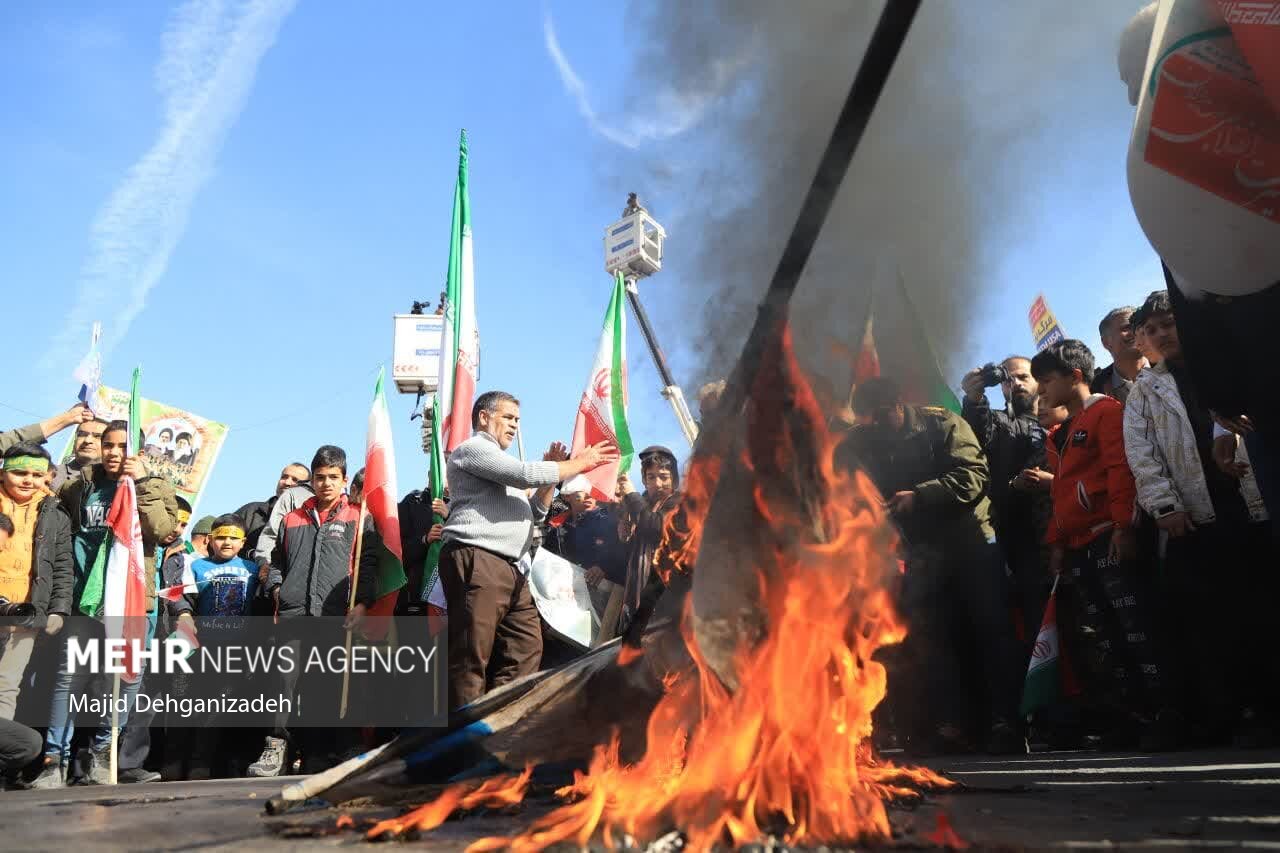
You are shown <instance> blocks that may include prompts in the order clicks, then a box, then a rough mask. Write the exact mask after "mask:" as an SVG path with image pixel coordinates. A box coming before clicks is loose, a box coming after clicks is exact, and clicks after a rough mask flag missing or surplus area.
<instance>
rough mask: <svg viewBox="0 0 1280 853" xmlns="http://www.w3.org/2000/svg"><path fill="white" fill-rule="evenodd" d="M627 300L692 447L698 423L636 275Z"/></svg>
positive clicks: (629, 278) (630, 281)
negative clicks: (651, 319) (660, 340)
mask: <svg viewBox="0 0 1280 853" xmlns="http://www.w3.org/2000/svg"><path fill="white" fill-rule="evenodd" d="M627 301H629V302H630V303H631V311H632V312H633V313H634V314H635V315H636V322H637V323H639V324H640V333H641V334H642V335H644V341H645V343H647V344H648V345H649V354H650V355H651V356H653V364H654V366H655V367H657V368H658V375H659V376H660V377H661V378H662V396H663V397H666V398H667V402H669V403H670V404H671V409H672V410H673V411H674V412H675V415H676V420H677V421H679V423H680V431H681V432H683V433H684V437H685V440H686V441H688V442H689V446H690V447H692V446H693V443H694V442H695V441H696V440H697V439H698V424H697V422H696V421H694V419H693V415H692V414H691V413H690V411H689V405H688V403H686V402H685V399H684V392H683V391H681V390H680V386H679V385H678V384H677V383H676V380H675V377H674V376H672V375H671V368H669V367H667V357H666V356H665V355H664V354H663V352H662V346H661V345H660V344H659V343H658V338H657V335H655V334H654V333H653V326H651V325H649V315H648V314H646V313H645V311H644V306H643V305H641V304H640V288H639V287H637V286H636V277H635V276H627Z"/></svg>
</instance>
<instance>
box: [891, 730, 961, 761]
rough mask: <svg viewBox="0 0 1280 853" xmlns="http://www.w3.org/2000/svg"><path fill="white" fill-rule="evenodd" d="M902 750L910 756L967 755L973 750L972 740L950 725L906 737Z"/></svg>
mask: <svg viewBox="0 0 1280 853" xmlns="http://www.w3.org/2000/svg"><path fill="white" fill-rule="evenodd" d="M903 751H904V752H905V753H906V754H907V755H909V756H912V757H915V758H920V757H924V756H930V755H969V754H972V753H973V752H975V751H976V750H975V749H974V746H973V742H972V741H970V740H969V739H968V738H967V737H965V734H964V732H963V731H962V730H961V729H959V728H957V727H956V726H951V725H941V726H938V727H937V728H936V729H934V730H933V731H931V732H924V733H923V734H918V735H911V736H909V737H908V739H907V742H906V744H905V745H904V747H903Z"/></svg>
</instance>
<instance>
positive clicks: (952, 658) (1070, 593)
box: [839, 290, 1280, 754]
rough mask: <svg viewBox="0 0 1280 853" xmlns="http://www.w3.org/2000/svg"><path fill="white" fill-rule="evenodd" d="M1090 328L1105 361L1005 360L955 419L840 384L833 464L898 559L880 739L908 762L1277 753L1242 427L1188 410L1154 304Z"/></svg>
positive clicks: (1270, 595) (1263, 512) (976, 376)
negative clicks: (1055, 661) (1032, 663)
mask: <svg viewBox="0 0 1280 853" xmlns="http://www.w3.org/2000/svg"><path fill="white" fill-rule="evenodd" d="M1099 333H1100V337H1101V339H1102V342H1103V346H1104V347H1105V348H1106V349H1107V351H1108V352H1109V354H1110V355H1111V357H1112V363H1111V364H1110V365H1108V366H1107V367H1105V368H1102V369H1100V370H1098V369H1095V361H1094V355H1093V353H1092V352H1090V351H1089V349H1088V348H1087V347H1086V346H1085V345H1084V344H1083V343H1081V342H1080V341H1078V340H1064V341H1060V342H1058V343H1054V344H1051V345H1049V346H1047V347H1046V348H1044V349H1043V350H1042V351H1040V352H1039V353H1037V354H1036V355H1035V356H1034V357H1027V356H1020V355H1014V356H1009V357H1008V358H1006V359H1004V361H1003V362H1001V363H1000V364H988V365H986V366H985V367H981V368H975V369H974V370H972V371H970V372H969V373H968V374H966V375H965V377H964V379H963V383H962V387H963V389H964V400H963V404H962V413H961V414H959V415H957V414H955V413H953V412H951V411H948V410H947V409H944V408H942V407H937V406H914V405H907V404H904V402H903V400H902V398H901V394H900V393H899V390H898V388H897V386H896V384H895V383H894V382H893V381H892V380H891V379H888V378H878V379H874V380H870V381H866V382H864V383H863V384H862V385H860V386H859V387H858V388H857V389H856V390H855V392H854V395H853V401H852V407H853V411H854V413H855V414H856V417H857V423H856V425H853V426H852V427H851V429H850V430H849V433H848V435H847V437H845V439H844V440H843V443H842V444H841V447H840V451H839V452H840V454H841V459H842V460H843V462H844V463H845V464H846V465H849V466H858V467H861V468H863V469H865V470H866V471H867V472H868V474H869V475H870V476H871V478H872V479H873V480H874V482H875V483H876V485H877V486H878V488H879V489H880V490H881V492H882V493H883V494H884V496H885V498H886V501H887V507H888V509H889V511H890V513H891V516H892V518H893V519H894V521H895V522H896V524H897V526H898V529H899V531H900V533H901V539H902V549H903V557H904V562H905V572H904V574H903V577H902V587H901V591H900V606H901V608H902V611H903V615H904V617H905V618H906V619H907V621H908V624H909V628H910V634H909V635H908V638H907V640H906V643H905V644H904V646H903V647H902V648H901V649H900V650H897V651H896V652H895V653H893V654H892V655H891V660H890V662H889V663H890V667H891V671H893V672H894V675H891V678H890V684H891V685H893V686H894V687H896V688H898V689H896V690H894V689H891V691H890V697H889V702H888V703H887V704H886V707H885V708H884V710H883V713H882V722H883V723H884V732H883V734H884V735H885V736H887V737H890V738H891V739H893V740H896V741H897V742H899V743H901V744H902V745H903V746H906V747H908V748H910V749H912V750H913V751H918V752H922V753H926V754H932V753H936V752H947V751H971V750H974V749H978V748H984V749H986V750H987V751H989V752H992V753H995V754H1007V753H1017V752H1024V751H1026V749H1027V748H1028V743H1027V738H1028V735H1030V739H1031V740H1032V742H1033V743H1039V744H1042V745H1045V746H1049V747H1053V748H1083V747H1087V746H1089V745H1096V746H1100V747H1102V748H1110V749H1133V748H1142V749H1146V750H1171V749H1179V748H1191V747H1200V746H1217V745H1228V744H1235V745H1237V746H1263V745H1273V744H1274V743H1275V742H1276V722H1277V716H1276V715H1277V712H1280V705H1278V704H1277V700H1278V699H1280V697H1278V696H1277V687H1276V685H1277V683H1280V682H1277V678H1276V675H1277V673H1276V667H1275V664H1274V662H1273V659H1272V656H1271V655H1269V654H1267V653H1266V651H1265V648H1266V646H1265V631H1266V624H1267V623H1266V620H1265V617H1264V614H1263V612H1262V609H1263V608H1264V607H1266V606H1267V604H1268V603H1269V602H1271V601H1273V600H1274V596H1275V592H1276V586H1275V568H1276V565H1277V561H1276V560H1277V555H1278V553H1280V552H1278V551H1277V533H1276V525H1275V522H1274V519H1275V516H1276V509H1277V508H1276V506H1275V505H1274V504H1271V505H1270V506H1268V503H1267V501H1266V500H1264V498H1263V494H1264V491H1265V490H1266V487H1267V486H1271V487H1272V488H1274V484H1267V483H1265V475H1264V474H1263V473H1262V472H1260V476H1264V482H1263V483H1262V484H1261V485H1263V487H1264V488H1262V489H1260V483H1259V480H1258V477H1257V476H1255V471H1254V468H1253V466H1252V465H1251V463H1250V458H1249V454H1248V451H1247V450H1246V448H1245V447H1244V441H1243V437H1244V436H1249V437H1250V438H1256V436H1254V435H1253V425H1252V424H1251V422H1250V420H1249V417H1248V416H1247V415H1244V416H1240V417H1231V418H1226V417H1220V416H1218V415H1216V414H1215V413H1214V412H1213V411H1211V410H1210V408H1209V407H1208V405H1207V404H1206V401H1205V394H1204V391H1203V389H1202V386H1201V385H1200V384H1199V382H1198V381H1197V379H1196V377H1195V376H1194V374H1193V372H1192V370H1191V367H1190V365H1189V363H1188V358H1187V355H1186V354H1185V353H1184V351H1183V348H1182V345H1181V343H1180V340H1179V334H1178V322H1177V320H1176V318H1175V316H1174V309H1173V306H1172V304H1171V301H1170V296H1169V293H1168V292H1167V291H1165V290H1159V291H1155V292H1153V293H1152V294H1151V295H1150V296H1148V298H1147V299H1146V301H1145V302H1144V303H1143V304H1142V305H1141V307H1138V308H1136V309H1135V308H1132V307H1123V308H1117V309H1115V310H1113V311H1110V312H1108V313H1107V314H1106V315H1105V316H1104V317H1103V318H1102V321H1101V323H1100V325H1099ZM997 385H998V386H999V387H1000V389H1001V392H1002V394H1003V397H1004V402H1005V407H1004V409H1003V410H993V408H992V407H991V406H990V404H989V402H988V400H987V396H986V389H987V388H989V387H993V386H997ZM1051 595H1052V596H1053V599H1054V604H1055V606H1054V610H1055V611H1056V628H1057V636H1058V638H1059V639H1060V643H1061V649H1060V658H1059V664H1060V676H1061V677H1060V680H1059V682H1058V684H1057V685H1055V687H1056V688H1057V689H1056V690H1055V691H1054V696H1055V698H1054V699H1052V700H1051V701H1047V702H1043V703H1040V704H1039V706H1038V707H1037V706H1036V703H1028V702H1027V700H1026V697H1023V701H1020V696H1021V694H1022V687H1023V679H1024V674H1025V673H1026V672H1027V669H1028V661H1029V660H1030V659H1031V657H1032V653H1033V650H1034V645H1035V644H1036V642H1037V637H1038V634H1039V632H1040V628H1041V625H1042V619H1043V618H1044V614H1045V611H1046V605H1047V604H1048V602H1049V599H1050V596H1051ZM1011 614H1012V616H1011ZM1040 640H1041V642H1042V643H1043V642H1049V643H1052V637H1050V636H1046V637H1041V638H1040ZM1047 651H1050V650H1049V649H1041V652H1042V654H1043V653H1045V652H1047ZM895 676H896V677H895ZM1027 712H1034V713H1033V714H1031V716H1032V725H1031V726H1030V727H1029V729H1028V727H1027V726H1026V722H1027V719H1026V717H1027V716H1028V713H1027Z"/></svg>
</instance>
